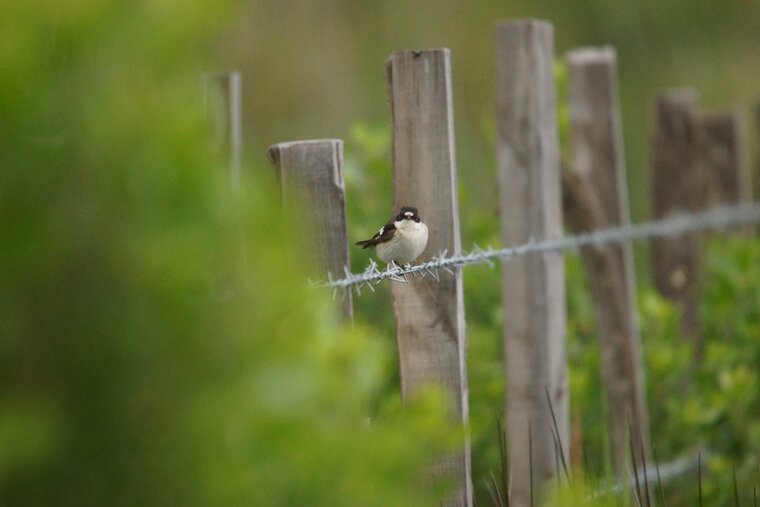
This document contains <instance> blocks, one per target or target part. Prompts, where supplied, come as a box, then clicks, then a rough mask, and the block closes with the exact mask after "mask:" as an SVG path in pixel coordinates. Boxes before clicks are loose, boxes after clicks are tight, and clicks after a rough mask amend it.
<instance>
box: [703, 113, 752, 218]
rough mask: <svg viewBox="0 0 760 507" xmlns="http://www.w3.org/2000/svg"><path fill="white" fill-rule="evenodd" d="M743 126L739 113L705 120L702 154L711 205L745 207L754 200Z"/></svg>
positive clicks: (715, 116)
mask: <svg viewBox="0 0 760 507" xmlns="http://www.w3.org/2000/svg"><path fill="white" fill-rule="evenodd" d="M743 126H744V125H743V123H742V122H741V118H740V117H739V114H738V113H736V112H731V113H716V114H711V115H707V116H705V117H703V118H702V139H701V141H702V143H701V155H702V161H703V162H704V164H705V179H706V185H707V199H708V203H709V205H711V206H717V205H734V204H742V203H746V202H747V201H750V200H751V199H752V188H751V181H750V180H751V178H750V174H749V166H748V165H747V163H746V161H745V157H744V149H743V148H744V147H743V141H744V136H743Z"/></svg>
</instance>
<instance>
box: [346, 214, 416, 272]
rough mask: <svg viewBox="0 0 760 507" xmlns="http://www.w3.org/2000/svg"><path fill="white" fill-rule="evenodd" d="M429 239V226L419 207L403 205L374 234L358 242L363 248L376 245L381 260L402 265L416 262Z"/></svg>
mask: <svg viewBox="0 0 760 507" xmlns="http://www.w3.org/2000/svg"><path fill="white" fill-rule="evenodd" d="M427 241H428V228H427V225H425V223H424V222H423V221H422V219H421V218H420V215H419V213H418V212H417V208H415V207H414V206H402V207H401V210H399V212H398V214H396V215H395V216H393V217H391V219H390V220H388V223H386V224H385V225H384V226H382V227H381V228H380V230H379V231H377V233H376V234H375V235H374V236H372V237H371V238H370V239H365V240H363V241H358V242H357V243H356V244H357V245H359V246H361V247H362V249H365V248H373V247H374V248H375V250H376V252H377V257H378V258H379V259H380V260H381V261H383V262H387V263H388V264H391V263H396V264H398V265H399V266H401V265H408V264H411V263H412V262H414V261H415V260H416V259H417V257H419V256H420V254H421V253H422V252H423V250H425V247H426V246H427Z"/></svg>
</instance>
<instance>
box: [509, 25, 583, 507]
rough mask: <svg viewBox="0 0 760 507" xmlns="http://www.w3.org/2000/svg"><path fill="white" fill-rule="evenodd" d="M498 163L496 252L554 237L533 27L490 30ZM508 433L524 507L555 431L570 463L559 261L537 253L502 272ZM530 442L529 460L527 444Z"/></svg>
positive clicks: (541, 71)
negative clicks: (492, 33)
mask: <svg viewBox="0 0 760 507" xmlns="http://www.w3.org/2000/svg"><path fill="white" fill-rule="evenodd" d="M496 58H497V60H496V66H497V78H498V79H497V95H498V111H497V127H498V129H497V132H498V135H497V139H496V150H497V163H498V170H499V188H500V203H501V239H502V244H503V246H505V247H508V246H513V245H518V244H521V243H524V242H527V241H531V240H535V241H540V240H544V239H552V238H557V237H559V236H561V234H562V208H561V204H560V173H559V146H558V139H557V116H556V102H555V100H556V99H555V84H554V77H553V72H552V66H553V62H554V41H553V28H552V25H551V24H550V23H547V22H543V21H538V20H516V21H508V22H501V23H498V24H497V26H496ZM502 299H503V308H504V309H503V311H504V356H505V374H506V381H507V400H506V405H507V409H506V411H507V425H508V440H509V451H510V467H511V471H512V487H513V490H512V505H513V506H518V507H523V506H526V505H529V504H530V498H531V491H530V469H529V463H530V462H531V461H532V463H533V477H534V479H535V481H534V482H535V485H534V487H535V488H537V489H538V488H540V486H541V484H542V483H544V482H545V481H546V480H548V479H549V478H551V477H552V476H553V475H554V473H555V470H556V468H555V467H556V464H557V462H558V461H557V460H558V459H560V458H558V457H557V452H556V448H555V445H554V440H553V437H552V435H553V434H554V426H553V423H552V417H551V412H550V406H549V403H548V401H547V398H546V394H545V393H546V392H547V391H548V393H549V397H550V399H551V406H552V407H553V409H554V412H555V414H556V416H557V429H558V433H559V439H560V440H561V444H562V449H563V452H564V455H565V457H566V458H569V421H568V419H569V417H568V386H567V372H566V357H565V355H566V354H565V348H566V346H565V328H566V309H565V280H564V266H563V256H562V254H559V253H543V254H534V255H529V256H525V257H521V258H518V259H515V260H512V261H510V262H507V263H504V264H502ZM529 429H530V433H531V434H532V436H533V438H532V451H533V452H532V460H531V456H530V454H529V445H528V438H527V435H528V434H529Z"/></svg>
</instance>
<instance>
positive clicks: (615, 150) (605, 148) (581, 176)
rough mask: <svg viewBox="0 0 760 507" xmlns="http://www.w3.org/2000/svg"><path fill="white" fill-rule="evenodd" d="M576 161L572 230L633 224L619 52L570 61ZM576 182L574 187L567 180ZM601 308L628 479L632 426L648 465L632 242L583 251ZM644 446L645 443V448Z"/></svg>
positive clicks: (616, 432) (589, 51)
mask: <svg viewBox="0 0 760 507" xmlns="http://www.w3.org/2000/svg"><path fill="white" fill-rule="evenodd" d="M566 61H567V66H568V71H569V79H568V98H569V108H570V142H571V150H572V163H571V167H570V171H569V172H568V173H567V177H566V178H563V179H564V182H565V183H566V185H565V188H564V193H565V195H566V196H567V197H568V202H569V204H570V205H569V206H567V207H566V209H565V211H566V214H565V218H566V221H567V223H568V225H569V228H570V229H571V230H573V232H576V233H579V232H586V231H592V230H595V229H604V228H608V227H616V226H621V225H628V224H630V216H629V212H628V186H627V183H626V173H625V161H624V152H623V138H622V126H621V119H620V109H619V104H618V94H617V59H616V54H615V50H614V48H611V47H600V48H579V49H576V50H573V51H570V52H568V53H567V56H566ZM571 177H572V179H571V181H568V179H570V178H571ZM581 259H582V262H583V266H584V270H585V272H586V276H587V277H588V281H589V285H590V286H591V292H592V297H593V300H594V306H595V310H596V321H597V329H598V332H599V347H600V357H601V363H602V364H601V368H602V372H601V373H602V379H603V381H604V389H605V391H606V395H607V406H608V412H609V419H608V424H609V431H610V436H611V438H610V440H611V442H612V463H613V468H614V472H615V475H616V477H617V478H618V479H619V480H625V479H627V478H628V476H627V474H626V473H625V471H626V469H627V464H628V460H627V456H628V449H629V445H628V444H629V442H628V434H629V428H628V421H629V417H630V421H631V426H632V430H633V435H632V437H633V438H634V442H635V443H636V445H635V446H634V449H635V450H636V458H637V461H638V462H639V463H644V460H645V456H642V455H641V448H642V447H643V448H644V449H648V445H649V431H648V416H647V408H646V396H645V391H644V370H643V367H642V363H641V337H640V334H639V328H638V322H637V320H636V278H635V275H634V266H633V249H632V248H631V245H630V243H625V244H623V245H609V246H605V247H593V246H589V247H584V248H582V249H581ZM639 443H641V444H642V445H641V446H640V445H639Z"/></svg>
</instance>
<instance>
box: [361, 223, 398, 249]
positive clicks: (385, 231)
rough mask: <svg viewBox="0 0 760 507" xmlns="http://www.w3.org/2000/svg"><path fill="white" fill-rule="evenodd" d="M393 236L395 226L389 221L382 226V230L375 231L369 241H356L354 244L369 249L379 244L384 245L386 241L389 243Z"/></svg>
mask: <svg viewBox="0 0 760 507" xmlns="http://www.w3.org/2000/svg"><path fill="white" fill-rule="evenodd" d="M394 234H396V226H395V225H393V221H389V222H388V223H387V224H385V225H384V226H383V228H382V229H380V230H379V231H377V233H376V234H375V235H374V236H372V237H371V238H370V239H365V240H364V241H357V242H356V244H357V245H359V246H361V247H362V248H370V247H373V246H376V245H378V244H380V243H385V242H386V241H390V240H391V238H392V237H393V235H394Z"/></svg>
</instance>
